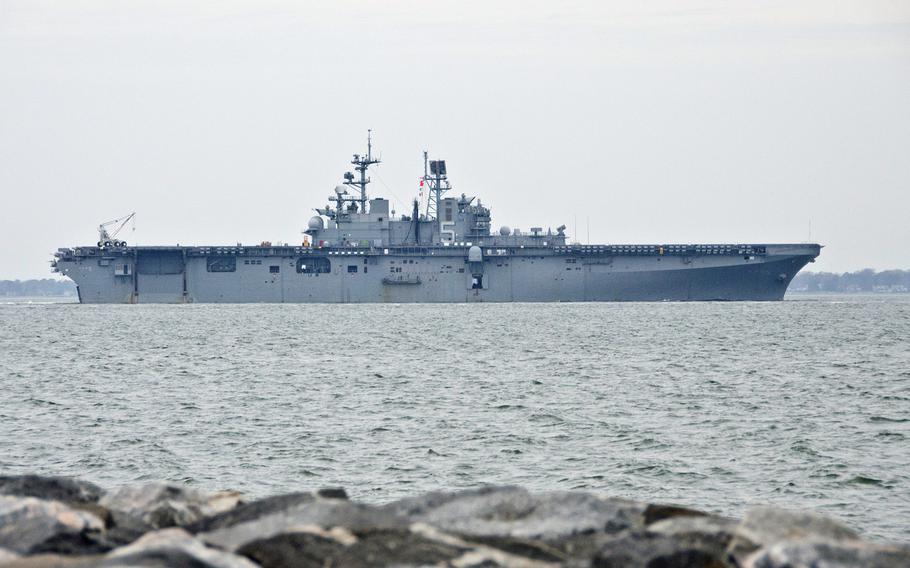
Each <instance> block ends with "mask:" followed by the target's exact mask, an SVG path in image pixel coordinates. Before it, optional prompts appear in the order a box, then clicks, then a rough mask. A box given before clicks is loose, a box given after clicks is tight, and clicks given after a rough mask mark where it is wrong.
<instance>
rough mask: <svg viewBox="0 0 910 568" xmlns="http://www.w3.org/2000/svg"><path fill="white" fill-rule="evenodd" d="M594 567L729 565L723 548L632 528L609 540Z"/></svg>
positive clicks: (707, 567) (718, 567)
mask: <svg viewBox="0 0 910 568" xmlns="http://www.w3.org/2000/svg"><path fill="white" fill-rule="evenodd" d="M591 566H593V567H595V568H655V567H660V568H725V567H726V564H725V563H724V560H723V551H720V550H710V549H707V548H702V547H700V546H697V545H691V544H688V543H685V542H682V541H679V540H677V539H675V538H672V537H669V536H666V535H662V534H657V533H651V532H639V531H634V532H633V531H629V532H626V533H623V534H622V535H620V536H617V537H615V538H613V539H611V540H610V541H608V542H607V543H606V544H605V545H604V546H603V548H602V549H601V550H600V552H598V554H597V555H596V556H595V558H594V559H593V561H592V562H591Z"/></svg>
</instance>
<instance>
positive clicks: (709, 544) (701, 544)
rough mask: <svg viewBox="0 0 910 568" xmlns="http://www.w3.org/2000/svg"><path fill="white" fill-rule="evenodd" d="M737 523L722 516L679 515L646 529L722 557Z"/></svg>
mask: <svg viewBox="0 0 910 568" xmlns="http://www.w3.org/2000/svg"><path fill="white" fill-rule="evenodd" d="M737 525H738V523H737V521H735V520H733V519H725V518H723V517H714V516H680V517H672V518H668V519H664V520H662V521H657V522H656V523H652V524H650V525H648V528H647V531H648V532H649V533H653V534H658V535H662V536H667V537H670V538H672V539H674V540H676V541H677V542H680V543H682V544H685V545H687V546H694V547H697V548H699V549H703V550H708V551H710V552H711V553H712V554H715V555H716V556H718V557H720V558H723V557H724V555H725V551H726V550H727V547H728V546H729V544H730V541H731V540H732V539H733V533H734V531H735V530H736V527H737Z"/></svg>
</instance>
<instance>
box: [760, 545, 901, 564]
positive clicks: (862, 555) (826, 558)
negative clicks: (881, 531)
mask: <svg viewBox="0 0 910 568" xmlns="http://www.w3.org/2000/svg"><path fill="white" fill-rule="evenodd" d="M907 566H910V547H907V546H878V545H872V544H868V543H863V542H856V541H854V542H780V543H777V544H772V545H770V546H768V547H766V548H763V549H761V550H759V551H758V552H756V553H754V554H753V555H751V556H750V557H749V558H747V559H746V560H745V562H744V563H743V567H744V568H816V567H824V568H906V567H907Z"/></svg>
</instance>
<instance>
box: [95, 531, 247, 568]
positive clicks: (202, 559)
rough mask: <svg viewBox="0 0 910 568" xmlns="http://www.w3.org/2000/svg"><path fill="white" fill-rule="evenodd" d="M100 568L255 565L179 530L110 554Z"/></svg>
mask: <svg viewBox="0 0 910 568" xmlns="http://www.w3.org/2000/svg"><path fill="white" fill-rule="evenodd" d="M98 565H99V566H103V567H106V568H114V567H118V568H119V567H128V566H129V567H133V566H146V567H158V566H160V567H162V568H167V567H171V566H188V567H193V568H256V565H255V564H253V563H252V562H250V561H249V560H247V559H246V558H244V557H242V556H237V555H235V554H231V553H229V552H224V551H222V550H216V549H214V548H209V547H207V546H205V545H204V544H203V543H202V542H200V541H198V540H196V539H195V538H193V537H192V535H190V534H189V533H188V532H186V531H185V530H183V529H180V528H168V529H162V530H159V531H155V532H150V533H148V534H146V535H144V536H142V537H141V538H139V539H138V540H136V541H135V542H133V543H132V544H130V545H127V546H124V547H121V548H118V549H117V550H115V551H113V552H111V553H109V554H108V555H107V556H106V557H104V560H103V561H101V562H100V563H99V564H98Z"/></svg>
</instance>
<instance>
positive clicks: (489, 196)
mask: <svg viewBox="0 0 910 568" xmlns="http://www.w3.org/2000/svg"><path fill="white" fill-rule="evenodd" d="M367 128H372V129H373V130H374V133H375V138H374V141H375V145H376V147H377V148H378V150H379V151H380V152H381V154H382V159H383V163H382V164H381V165H380V166H379V168H378V169H376V175H374V176H373V180H374V183H373V184H372V185H371V190H372V193H373V194H374V195H384V196H386V197H389V198H390V199H392V202H393V204H394V205H395V206H396V208H397V209H398V211H399V212H400V211H403V210H404V209H405V208H406V205H405V204H404V203H406V202H407V201H408V200H409V199H411V198H412V197H413V196H414V195H415V194H416V191H417V177H418V176H419V175H420V174H421V173H422V155H421V152H422V150H423V149H428V150H429V151H430V153H431V155H433V156H436V157H441V158H445V159H446V160H447V162H448V169H449V175H450V178H451V180H452V182H453V185H454V187H455V189H456V190H457V191H458V193H461V192H465V193H467V194H469V195H478V196H480V197H481V199H482V200H483V202H484V203H485V204H488V205H490V206H491V207H492V212H493V222H494V225H495V226H497V227H498V226H499V225H503V224H505V225H509V226H511V227H519V228H524V229H527V228H529V227H530V226H534V225H540V226H543V227H547V226H550V227H554V228H555V227H556V226H557V225H559V224H561V223H565V224H566V225H568V227H569V230H568V232H569V233H570V235H572V234H573V233H577V234H578V237H579V238H580V240H581V241H587V240H588V226H590V241H591V242H598V243H620V242H633V243H642V242H644V243H668V242H759V243H764V242H803V241H807V240H809V239H810V225H811V239H812V240H813V241H817V242H820V243H822V244H824V245H825V247H826V248H825V249H824V250H823V252H822V256H821V257H820V259H819V260H818V262H817V263H816V264H814V265H810V268H811V269H812V270H833V271H847V270H853V269H859V268H864V267H873V268H878V269H885V268H910V252H908V251H910V246H908V243H910V196H908V195H910V2H908V1H907V0H896V1H893V2H887V1H875V0H862V1H854V2H838V1H836V0H835V1H832V0H818V1H803V2H800V1H794V0H782V1H763V2H759V1H753V2H749V1H744V2H733V1H730V0H723V1H715V2H709V1H693V2H680V1H678V0H674V1H655V2H641V1H639V0H630V1H622V2H606V1H603V0H600V1H598V0H592V1H556V0H549V1H547V2H530V1H527V0H520V1H519V0H509V1H495V0H484V1H466V0H457V1H447V2H417V1H403V0H385V1H383V2H366V1H362V2H361V1H350V0H344V1H341V0H332V1H331V2H324V3H315V2H291V1H273V0H255V1H253V0H250V1H236V0H218V1H212V2H199V1H192V0H180V1H174V2H167V1H156V2H143V1H129V2H126V1H122V0H110V1H106V0H86V1H80V0H66V1H60V0H54V1H46V2H45V1H36V0H0V243H2V244H0V278H32V277H45V276H48V275H49V272H48V265H47V262H48V260H49V259H50V258H51V253H52V252H53V251H54V250H56V248H57V247H63V246H75V245H80V244H89V243H94V242H95V241H96V240H97V232H96V228H97V225H98V224H99V223H100V222H102V221H106V220H109V219H113V218H116V217H120V216H122V215H124V214H126V213H129V212H130V211H136V212H137V223H136V228H135V231H129V232H126V233H125V234H124V236H125V238H127V240H129V241H131V243H139V244H174V243H178V242H179V243H180V244H232V243H236V242H243V243H246V244H254V243H258V242H259V241H262V240H272V241H279V240H280V241H288V242H300V241H301V234H300V231H301V230H302V229H303V228H305V226H306V222H307V219H308V218H309V217H310V216H311V215H312V214H313V212H312V208H314V207H320V206H324V205H325V204H326V197H327V196H328V195H329V193H330V192H331V190H332V188H333V187H334V186H335V185H336V184H337V183H338V182H339V180H340V177H341V175H342V174H343V173H344V171H346V170H348V169H350V164H349V163H348V162H349V160H350V155H351V154H352V153H353V152H359V151H362V150H363V149H364V146H365V138H366V129H367ZM576 226H577V230H576Z"/></svg>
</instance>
